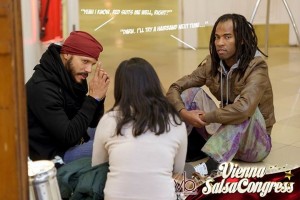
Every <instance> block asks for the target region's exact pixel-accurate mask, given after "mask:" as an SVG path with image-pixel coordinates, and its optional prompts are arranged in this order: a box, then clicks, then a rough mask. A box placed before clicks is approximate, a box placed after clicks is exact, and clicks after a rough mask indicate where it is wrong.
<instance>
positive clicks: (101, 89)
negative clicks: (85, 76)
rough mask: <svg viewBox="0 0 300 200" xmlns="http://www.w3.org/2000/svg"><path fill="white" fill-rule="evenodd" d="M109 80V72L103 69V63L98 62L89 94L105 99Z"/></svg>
mask: <svg viewBox="0 0 300 200" xmlns="http://www.w3.org/2000/svg"><path fill="white" fill-rule="evenodd" d="M109 82H110V80H109V76H108V74H107V73H106V72H105V71H104V70H103V69H102V67H101V63H99V62H98V63H97V66H96V71H95V74H94V77H93V78H92V79H91V81H90V83H89V95H90V96H92V97H94V98H95V99H103V98H104V97H105V96H106V92H107V89H108V85H109Z"/></svg>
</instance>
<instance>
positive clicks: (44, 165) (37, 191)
mask: <svg viewBox="0 0 300 200" xmlns="http://www.w3.org/2000/svg"><path fill="white" fill-rule="evenodd" d="M28 178H29V197H30V200H61V195H60V191H59V187H58V183H57V179H56V168H55V166H54V163H53V162H52V161H49V160H39V161H29V162H28Z"/></svg>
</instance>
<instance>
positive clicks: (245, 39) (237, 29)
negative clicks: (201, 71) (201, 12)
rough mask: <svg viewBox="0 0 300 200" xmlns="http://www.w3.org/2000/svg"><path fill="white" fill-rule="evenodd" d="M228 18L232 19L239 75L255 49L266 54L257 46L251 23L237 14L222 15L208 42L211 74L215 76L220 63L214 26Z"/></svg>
mask: <svg viewBox="0 0 300 200" xmlns="http://www.w3.org/2000/svg"><path fill="white" fill-rule="evenodd" d="M228 20H232V23H233V32H234V37H235V47H236V58H237V60H240V62H239V67H238V68H237V70H238V73H239V74H240V77H242V76H243V75H244V73H245V71H246V69H247V67H248V64H249V63H250V61H251V60H252V59H253V58H254V55H255V52H256V50H258V51H260V52H261V53H262V54H263V55H264V56H266V55H265V54H264V53H263V52H262V51H261V50H260V49H259V48H258V47H257V36H256V33H255V30H254V28H253V26H252V24H251V23H250V22H248V21H247V20H246V18H245V17H244V16H242V15H239V14H225V15H222V16H221V17H219V18H218V20H217V21H216V23H215V25H214V27H213V30H212V32H211V35H210V42H209V51H210V55H211V59H212V75H213V76H216V75H217V74H218V66H219V64H220V58H219V56H218V53H217V51H216V46H215V33H216V28H217V25H218V24H219V23H222V22H226V21H228Z"/></svg>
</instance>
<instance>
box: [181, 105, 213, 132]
mask: <svg viewBox="0 0 300 200" xmlns="http://www.w3.org/2000/svg"><path fill="white" fill-rule="evenodd" d="M179 114H180V116H181V118H182V119H183V121H185V122H186V123H187V124H189V125H192V126H193V127H196V128H201V127H204V126H206V125H208V123H207V122H205V112H204V111H202V110H190V111H188V110H186V109H182V110H181V111H180V113H179Z"/></svg>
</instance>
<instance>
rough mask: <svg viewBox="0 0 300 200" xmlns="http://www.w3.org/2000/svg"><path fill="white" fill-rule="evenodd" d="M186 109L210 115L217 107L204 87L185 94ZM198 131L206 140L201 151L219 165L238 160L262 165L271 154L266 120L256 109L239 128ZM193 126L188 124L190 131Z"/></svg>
mask: <svg viewBox="0 0 300 200" xmlns="http://www.w3.org/2000/svg"><path fill="white" fill-rule="evenodd" d="M181 97H182V99H183V102H184V103H185V107H186V109H187V110H196V109H198V110H203V111H205V112H210V111H212V110H214V109H216V108H217V106H216V105H215V103H214V102H213V100H212V99H211V98H210V97H209V96H208V95H207V93H205V91H203V90H202V89H201V88H190V89H188V90H185V91H184V92H183V93H182V96H181ZM209 126H211V127H208V126H206V127H205V130H204V129H203V128H200V129H197V131H198V133H199V134H201V135H202V136H203V137H204V138H205V139H206V140H207V142H206V144H205V145H204V147H203V148H202V151H203V152H205V153H206V154H207V155H208V156H210V157H211V158H213V159H214V160H216V161H218V162H220V163H221V162H229V161H231V160H232V159H238V160H242V161H246V162H259V161H262V160H263V159H264V158H266V157H267V156H268V154H269V153H270V151H271V147H272V145H271V138H270V136H269V135H268V133H267V131H266V125H265V121H264V118H263V116H262V114H261V112H260V111H259V109H258V108H256V111H255V113H254V114H253V115H252V117H251V118H250V119H248V120H246V121H244V122H243V123H241V124H238V125H220V124H213V125H211V124H210V125H209ZM192 128H193V127H191V126H189V125H188V130H191V129H192ZM207 133H208V134H207Z"/></svg>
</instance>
